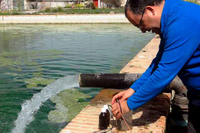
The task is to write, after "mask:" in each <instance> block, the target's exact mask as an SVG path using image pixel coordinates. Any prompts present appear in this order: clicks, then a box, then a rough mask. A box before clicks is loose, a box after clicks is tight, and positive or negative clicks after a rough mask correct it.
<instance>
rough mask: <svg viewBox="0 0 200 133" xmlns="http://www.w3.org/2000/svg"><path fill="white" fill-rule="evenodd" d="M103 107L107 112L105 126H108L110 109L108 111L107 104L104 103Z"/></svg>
mask: <svg viewBox="0 0 200 133" xmlns="http://www.w3.org/2000/svg"><path fill="white" fill-rule="evenodd" d="M103 107H104V108H105V109H106V114H107V121H106V124H107V126H109V125H110V111H109V108H108V105H104V106H103Z"/></svg>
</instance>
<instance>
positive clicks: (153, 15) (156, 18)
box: [125, 0, 164, 34]
mask: <svg viewBox="0 0 200 133" xmlns="http://www.w3.org/2000/svg"><path fill="white" fill-rule="evenodd" d="M163 7H164V0H128V1H127V3H126V6H125V15H126V17H127V18H128V20H129V21H130V22H131V23H132V24H133V25H134V26H136V27H138V28H140V30H141V31H142V32H143V33H145V32H146V31H149V32H150V31H152V32H154V33H157V34H159V33H160V21H161V15H162V10H163Z"/></svg>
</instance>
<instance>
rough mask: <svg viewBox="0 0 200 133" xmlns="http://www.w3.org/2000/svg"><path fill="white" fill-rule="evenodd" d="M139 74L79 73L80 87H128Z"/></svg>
mask: <svg viewBox="0 0 200 133" xmlns="http://www.w3.org/2000/svg"><path fill="white" fill-rule="evenodd" d="M140 76H141V74H119V73H109V74H105V73H103V74H80V76H79V85H80V87H102V88H117V89H125V88H129V87H130V86H131V85H132V84H133V82H135V81H136V80H137V79H138V78H139V77H140Z"/></svg>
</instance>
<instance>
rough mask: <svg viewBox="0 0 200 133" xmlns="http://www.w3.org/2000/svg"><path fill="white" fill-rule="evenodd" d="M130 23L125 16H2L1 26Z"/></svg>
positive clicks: (0, 17) (0, 19) (0, 18)
mask: <svg viewBox="0 0 200 133" xmlns="http://www.w3.org/2000/svg"><path fill="white" fill-rule="evenodd" d="M31 23H33V24H34V23H129V22H128V20H127V19H126V17H125V15H124V14H95V15H13V16H10V15H9V16H0V24H31Z"/></svg>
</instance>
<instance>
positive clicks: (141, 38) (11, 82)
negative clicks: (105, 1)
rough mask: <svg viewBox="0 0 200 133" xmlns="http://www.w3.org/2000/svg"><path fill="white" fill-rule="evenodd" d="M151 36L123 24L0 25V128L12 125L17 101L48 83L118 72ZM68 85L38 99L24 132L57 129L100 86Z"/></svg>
mask: <svg viewBox="0 0 200 133" xmlns="http://www.w3.org/2000/svg"><path fill="white" fill-rule="evenodd" d="M153 36H154V35H153V34H151V33H147V34H142V33H141V32H140V31H139V30H138V29H137V28H135V27H133V26H132V25H129V24H80V25H79V24H74V25H73V24H72V25H0V40H1V41H0V133H9V132H11V131H12V129H13V128H14V127H15V123H14V121H16V120H17V118H18V114H19V113H20V111H21V110H22V107H21V106H22V104H23V103H24V102H25V101H27V100H30V99H31V98H32V97H33V96H34V95H35V94H37V93H39V92H40V91H41V89H42V88H44V87H45V86H47V85H48V84H50V83H52V82H53V81H55V80H57V79H60V78H62V77H65V76H67V75H69V76H70V75H77V74H79V73H114V72H115V73H116V72H119V71H120V70H121V69H122V68H123V67H124V65H125V64H127V63H128V61H130V59H132V58H133V57H134V56H135V55H136V54H137V53H138V52H139V51H140V50H141V48H143V47H144V46H145V45H146V44H147V43H148V42H149V41H150V40H151V39H152V38H153ZM73 90H78V91H70V89H67V90H63V91H61V92H60V93H58V94H57V95H56V96H53V97H51V98H50V99H49V100H46V101H44V102H43V104H42V106H40V109H39V110H38V111H37V113H35V114H34V117H33V119H34V120H33V121H32V122H31V123H30V124H27V126H26V130H25V132H26V133H35V132H37V133H39V132H44V133H46V132H48V133H56V132H59V131H60V130H61V129H62V128H63V127H64V126H65V125H66V124H67V123H68V122H69V121H70V119H72V118H73V117H74V115H75V114H76V113H78V112H79V111H80V110H81V108H83V107H85V105H87V103H88V102H89V101H90V100H91V99H92V98H93V97H94V96H95V95H96V94H97V93H98V92H99V91H100V88H95V89H91V88H81V89H79V88H77V87H75V88H74V89H73ZM68 99H70V100H68ZM69 107H70V108H69ZM33 112H34V111H33Z"/></svg>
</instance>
